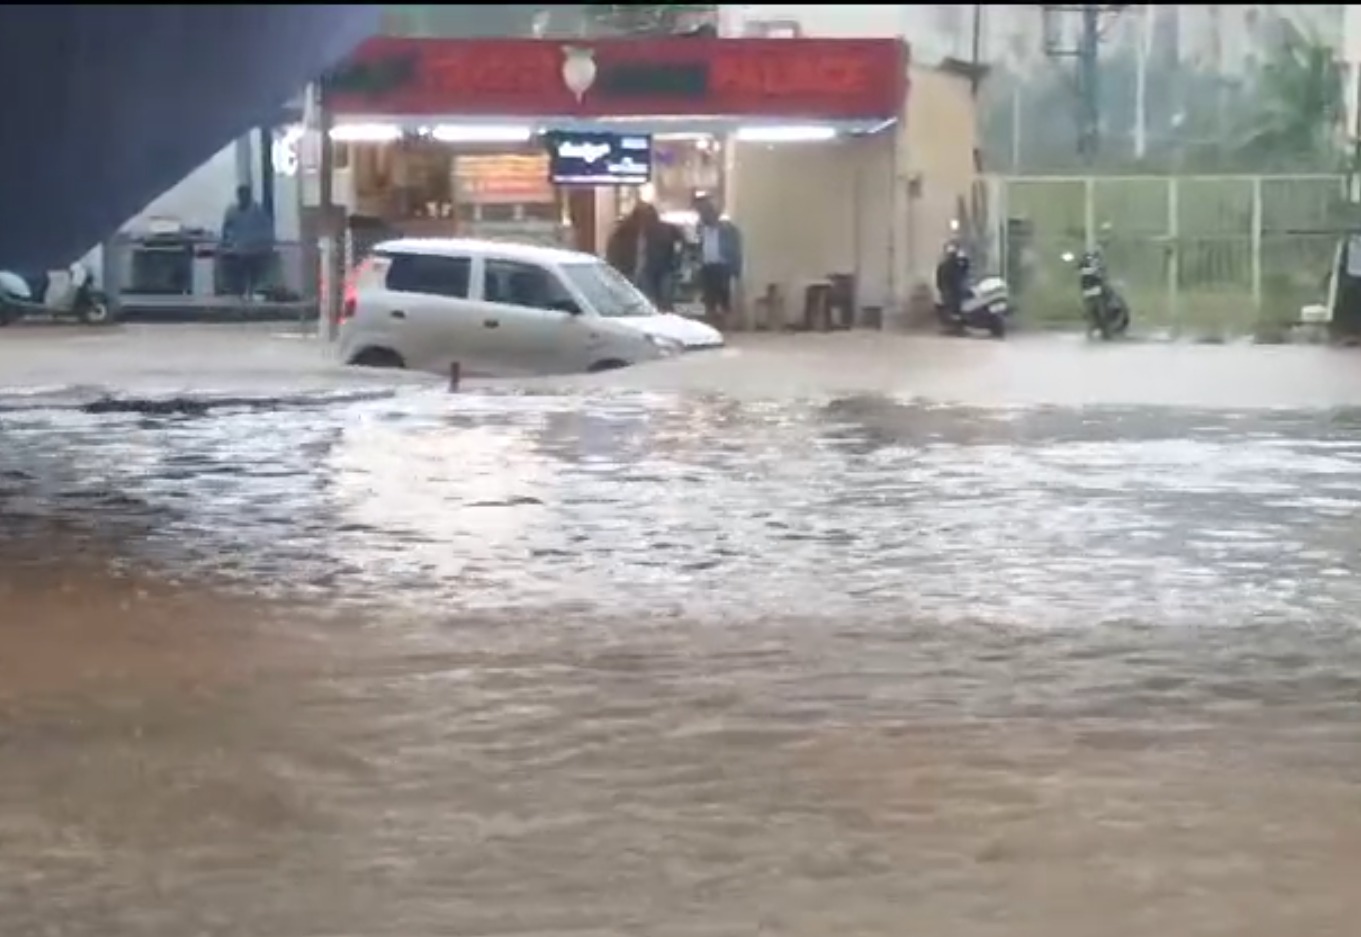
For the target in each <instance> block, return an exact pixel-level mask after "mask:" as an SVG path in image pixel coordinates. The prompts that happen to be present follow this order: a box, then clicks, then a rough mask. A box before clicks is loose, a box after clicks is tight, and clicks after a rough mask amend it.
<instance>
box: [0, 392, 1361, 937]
mask: <svg viewBox="0 0 1361 937" xmlns="http://www.w3.org/2000/svg"><path fill="white" fill-rule="evenodd" d="M631 380H634V384H637V383H639V381H638V380H635V379H631ZM643 383H645V382H643ZM663 384H664V382H660V383H659V385H658V386H655V387H652V388H649V387H646V386H633V385H630V386H626V387H624V388H619V387H616V388H615V389H614V390H605V389H601V388H600V387H599V386H595V385H590V384H585V385H575V386H572V385H570V383H569V384H567V385H562V386H557V387H550V386H543V387H537V388H533V389H531V390H527V391H521V392H509V391H495V392H486V393H477V394H472V395H466V396H461V397H457V398H450V397H447V396H443V395H439V394H434V393H430V392H426V391H420V390H411V389H406V390H401V391H399V392H395V393H394V394H393V395H391V396H384V397H377V398H375V397H373V396H372V395H370V396H367V397H365V398H363V399H351V400H335V399H325V400H315V401H312V402H308V401H307V400H301V399H299V400H293V401H292V402H291V403H292V405H291V406H288V407H285V408H271V407H261V406H247V405H244V404H243V403H242V402H241V401H237V402H235V403H231V402H228V403H227V404H226V405H223V406H209V407H204V408H190V410H188V411H186V412H183V413H178V414H177V413H165V412H159V413H153V414H150V415H147V414H140V413H135V412H134V413H120V412H80V411H79V410H74V409H62V408H61V407H60V406H58V405H57V404H55V403H53V404H51V405H44V406H39V407H33V406H30V405H27V404H26V405H25V408H23V409H17V410H11V411H10V412H7V413H5V414H4V415H3V416H2V417H0V433H2V434H3V438H4V440H5V451H4V455H3V457H2V458H0V504H2V505H3V512H2V513H0V517H2V520H0V523H3V524H4V525H5V527H6V533H7V539H6V546H5V547H3V548H0V553H3V554H4V556H5V563H4V569H3V572H0V745H3V751H4V757H3V759H0V932H3V933H5V934H15V935H27V934H42V935H47V934H64V935H65V934H74V935H91V937H94V935H101V937H102V935H107V934H129V935H131V934H137V935H148V934H149V935H161V934H165V935H183V934H200V933H202V934H212V935H236V934H241V935H287V937H295V935H296V937H321V935H381V937H386V935H393V937H397V935H401V937H421V935H437V934H438V935H443V934H451V933H458V934H517V935H530V934H533V935H541V934H542V935H547V934H554V935H558V934H580V935H596V934H600V935H605V934H610V935H614V934H639V935H643V934H646V935H672V934H674V935H710V934H715V935H718V934H722V935H728V934H752V933H770V934H790V935H805V934H807V935H815V934H816V935H822V934H826V933H828V932H833V931H834V932H839V933H843V934H848V935H850V934H854V935H861V934H863V935H876V937H878V935H897V934H901V933H904V929H905V928H906V929H908V930H910V931H911V932H913V933H917V932H920V933H923V934H925V933H930V934H939V935H963V937H974V935H1008V937H1014V935H1020V937H1030V935H1036V937H1038V935H1046V937H1050V935H1064V937H1066V935H1074V937H1077V935H1081V937H1087V935H1091V934H1097V933H1100V934H1103V935H1116V937H1152V935H1159V937H1162V935H1166V934H1173V933H1175V934H1179V935H1196V937H1199V935H1216V937H1218V935H1223V937H1230V935H1232V937H1240V935H1241V937H1255V935H1263V937H1266V935H1272V937H1276V935H1279V934H1283V933H1292V934H1302V935H1303V934H1308V935H1333V934H1336V935H1342V934H1351V933H1354V930H1355V921H1356V920H1357V919H1358V915H1361V897H1358V896H1357V892H1356V888H1355V884H1354V883H1355V876H1356V872H1355V870H1356V868H1357V867H1358V864H1359V863H1361V811H1358V809H1357V808H1358V805H1361V734H1359V733H1358V732H1357V725H1358V721H1361V714H1359V713H1358V711H1357V704H1358V700H1359V699H1361V636H1358V633H1357V628H1356V623H1357V613H1356V608H1357V607H1358V601H1361V586H1358V581H1357V572H1358V565H1361V557H1359V556H1358V550H1357V544H1358V542H1361V541H1359V540H1358V537H1359V536H1361V528H1358V521H1357V518H1358V517H1361V503H1359V502H1361V494H1358V492H1359V491H1361V415H1358V411H1352V410H1349V409H1346V408H1345V407H1343V408H1333V409H1326V408H1318V409H1309V410H1301V409H1288V410H1280V411H1262V410H1252V411H1236V410H1232V409H1223V408H1220V409H1215V410H1199V409H1195V408H1192V407H1137V406H1125V407H1116V406H1087V407H1078V406H1031V407H1011V408H1003V407H974V408H962V407H951V406H941V405H931V404H927V403H923V402H920V401H915V402H914V401H913V400H911V399H908V398H907V397H900V398H895V397H894V396H892V395H888V394H871V393H823V394H816V393H802V392H800V393H798V394H788V395H783V396H780V395H760V394H720V393H713V392H700V391H697V390H695V389H686V388H681V387H674V386H663ZM105 409H106V410H107V408H105ZM58 552H60V553H61V554H62V555H64V556H67V557H71V558H70V559H68V560H66V561H64V562H62V563H56V562H54V561H53V560H52V559H51V555H52V554H55V553H58Z"/></svg>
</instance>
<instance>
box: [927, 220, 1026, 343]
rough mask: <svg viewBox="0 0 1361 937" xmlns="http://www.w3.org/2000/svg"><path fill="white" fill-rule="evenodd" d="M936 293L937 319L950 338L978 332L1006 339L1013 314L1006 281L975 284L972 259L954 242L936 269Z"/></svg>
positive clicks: (997, 279) (984, 280) (992, 278)
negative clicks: (974, 330) (972, 331)
mask: <svg viewBox="0 0 1361 937" xmlns="http://www.w3.org/2000/svg"><path fill="white" fill-rule="evenodd" d="M936 292H937V293H938V294H939V296H938V299H937V302H936V317H937V318H938V319H939V320H940V324H941V328H942V329H944V330H945V332H946V334H948V335H964V334H966V333H967V332H968V331H969V329H978V330H980V331H984V332H987V333H988V334H989V335H991V336H992V337H993V338H1004V337H1006V334H1007V324H1008V321H1009V320H1010V318H1011V312H1012V305H1011V296H1010V292H1009V290H1008V289H1007V283H1006V281H1005V280H1003V279H1002V278H1001V277H998V276H987V277H983V278H982V279H981V280H979V281H978V282H976V283H975V282H974V280H973V276H972V264H971V262H970V260H969V256H968V254H967V253H966V252H965V250H964V248H963V247H962V246H961V245H960V244H959V243H958V242H957V241H955V240H953V239H952V240H951V241H950V242H949V243H947V244H946V245H945V252H944V254H943V255H942V256H941V260H940V263H938V264H937V265H936Z"/></svg>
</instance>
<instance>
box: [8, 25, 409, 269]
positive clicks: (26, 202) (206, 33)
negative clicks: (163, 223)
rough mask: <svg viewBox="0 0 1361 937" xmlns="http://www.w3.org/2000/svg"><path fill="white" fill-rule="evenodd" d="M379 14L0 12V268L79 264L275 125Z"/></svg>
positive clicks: (367, 33) (369, 28)
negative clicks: (186, 181) (218, 158)
mask: <svg viewBox="0 0 1361 937" xmlns="http://www.w3.org/2000/svg"><path fill="white" fill-rule="evenodd" d="M381 10H382V7H381V6H377V5H364V6H339V5H336V6H331V5H322V6H304V5H300V4H298V5H295V4H283V5H278V6H264V5H242V6H227V5H210V6H195V5H189V4H165V5H161V6H152V5H126V6H94V5H88V6H87V5H78V4H57V5H47V6H39V5H29V4H19V5H0V88H4V91H5V93H4V98H3V102H4V103H3V105H2V108H3V109H0V116H2V117H3V120H4V132H3V140H0V268H5V269H18V270H31V269H44V268H48V267H53V266H59V265H63V264H66V263H69V262H70V261H72V260H74V259H75V258H76V257H77V256H79V255H80V254H81V253H83V252H84V251H85V250H87V249H88V248H90V247H91V246H93V245H94V244H95V243H97V242H98V241H100V240H101V239H102V238H104V237H106V236H107V235H108V234H110V233H111V232H112V231H113V230H115V229H116V228H117V227H118V226H119V225H121V224H122V223H123V222H124V221H126V220H127V219H128V218H130V217H132V216H133V215H135V214H136V213H137V212H138V211H140V210H141V209H142V208H144V207H145V206H146V205H147V204H148V203H149V202H150V201H151V200H152V199H153V198H155V197H156V196H157V195H159V194H160V193H161V192H163V191H165V190H166V189H168V188H170V187H171V186H173V185H174V184H175V183H177V182H179V181H180V180H181V179H183V178H184V177H185V176H186V175H188V174H189V173H190V172H191V171H192V170H193V169H194V168H195V167H197V166H199V165H200V164H202V163H203V162H204V161H205V160H206V159H208V157H210V156H211V155H212V154H213V153H215V152H217V151H218V150H219V149H221V148H222V147H223V146H225V145H226V144H227V143H228V142H229V141H231V140H232V139H234V138H235V137H237V136H239V135H241V134H242V133H244V132H246V131H247V130H249V129H250V128H251V127H252V126H253V125H255V124H256V123H258V122H260V121H263V120H267V119H269V118H270V117H272V116H273V115H274V114H275V113H277V112H278V109H279V107H280V105H282V104H283V103H284V102H285V101H286V100H287V99H288V98H290V97H291V96H292V95H294V94H295V93H296V92H298V91H299V90H300V89H301V88H302V87H303V85H305V84H306V83H307V82H308V81H311V80H312V79H313V78H315V77H316V76H317V75H318V74H320V73H321V71H323V70H324V69H325V68H326V67H327V66H329V65H331V64H332V63H334V62H336V61H338V60H339V59H341V58H343V57H344V56H345V54H346V53H347V52H349V50H350V49H352V48H353V47H354V46H355V45H357V44H358V43H359V42H360V41H362V40H363V39H365V38H367V37H368V36H370V35H372V34H373V33H375V32H376V31H377V29H378V22H379V15H380V12H381Z"/></svg>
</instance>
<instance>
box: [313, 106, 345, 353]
mask: <svg viewBox="0 0 1361 937" xmlns="http://www.w3.org/2000/svg"><path fill="white" fill-rule="evenodd" d="M317 97H318V108H317V114H318V121H317V123H318V125H319V133H320V140H319V143H320V146H321V158H320V160H318V162H319V164H320V165H319V167H318V173H319V178H318V179H317V191H318V198H317V202H318V205H317V214H318V215H319V216H320V217H319V219H318V229H317V230H318V233H319V242H318V251H317V253H318V254H319V255H320V258H321V263H320V264H319V267H320V270H319V271H318V274H319V282H318V290H317V293H318V299H319V300H320V302H319V303H318V309H317V312H318V314H319V315H320V316H321V317H322V320H323V322H324V323H325V335H326V340H327V341H331V342H333V341H335V340H336V339H337V338H338V337H339V333H340V303H341V297H340V277H339V276H338V275H337V274H338V268H339V264H338V263H337V260H338V258H339V255H340V252H339V251H338V250H337V249H336V226H335V143H334V142H333V141H332V140H331V128H332V127H333V126H334V125H335V119H334V115H333V114H332V113H331V106H330V101H329V100H328V97H329V96H328V95H327V93H326V82H324V81H323V82H322V83H321V85H320V87H319V89H318V91H317Z"/></svg>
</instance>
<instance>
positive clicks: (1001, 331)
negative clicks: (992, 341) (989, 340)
mask: <svg viewBox="0 0 1361 937" xmlns="http://www.w3.org/2000/svg"><path fill="white" fill-rule="evenodd" d="M988 334H989V335H991V336H992V337H993V338H1006V337H1007V320H1006V319H1003V318H1002V317H1001V316H997V317H996V318H994V319H993V320H992V321H991V322H989V323H988Z"/></svg>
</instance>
